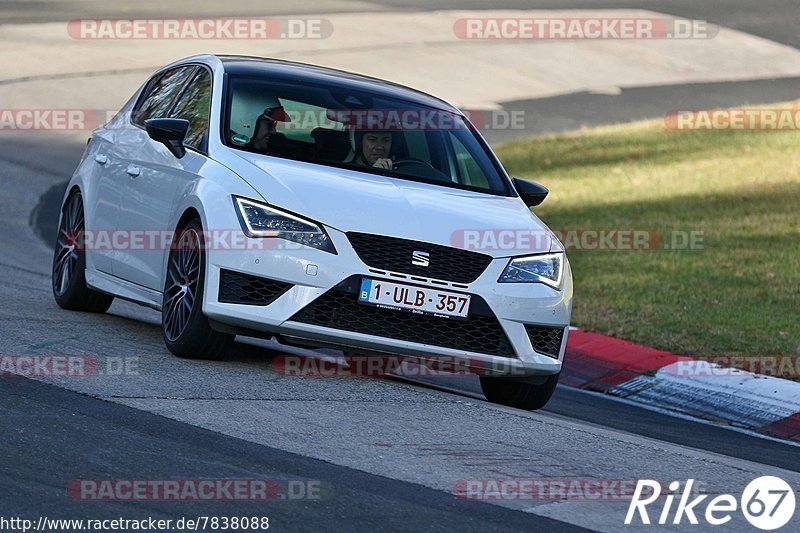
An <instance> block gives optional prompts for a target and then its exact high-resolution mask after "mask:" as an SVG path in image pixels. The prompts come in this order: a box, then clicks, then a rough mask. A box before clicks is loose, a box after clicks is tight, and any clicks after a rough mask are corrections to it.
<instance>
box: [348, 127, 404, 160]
mask: <svg viewBox="0 0 800 533" xmlns="http://www.w3.org/2000/svg"><path fill="white" fill-rule="evenodd" d="M398 131H399V125H398V124H396V123H391V124H385V125H383V126H382V127H380V128H369V129H366V130H363V129H356V130H355V132H354V136H353V141H354V143H353V144H354V147H353V149H354V151H355V154H354V156H353V159H352V162H353V163H356V164H358V165H364V166H368V167H375V168H383V169H386V170H393V169H394V168H395V165H394V162H393V161H392V149H397V148H398V147H399V144H400V143H399V140H398V138H397V137H396V134H397V133H398Z"/></svg>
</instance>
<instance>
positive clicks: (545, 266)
mask: <svg viewBox="0 0 800 533" xmlns="http://www.w3.org/2000/svg"><path fill="white" fill-rule="evenodd" d="M563 278H564V253H563V252H557V253H553V254H541V255H529V256H527V257H515V258H514V259H512V260H511V261H509V263H508V266H507V267H506V269H505V270H504V271H503V273H502V274H501V275H500V279H498V280H497V281H498V282H499V283H544V284H545V285H549V286H550V287H553V288H554V289H557V290H561V281H562V280H563Z"/></svg>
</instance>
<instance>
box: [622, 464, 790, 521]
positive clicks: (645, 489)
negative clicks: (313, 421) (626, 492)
mask: <svg viewBox="0 0 800 533" xmlns="http://www.w3.org/2000/svg"><path fill="white" fill-rule="evenodd" d="M693 485H694V480H693V479H689V480H687V481H686V483H685V484H684V485H683V488H682V489H681V483H680V482H679V481H673V482H672V483H670V484H669V487H668V488H669V493H667V494H666V496H665V497H664V498H663V507H661V508H660V512H658V511H659V509H658V507H659V504H656V502H657V501H658V500H659V499H660V498H661V497H662V494H661V492H662V489H661V484H660V483H659V482H658V481H655V480H652V479H642V480H639V481H638V483H637V484H636V489H635V490H634V492H633V498H632V499H631V503H630V505H629V506H628V514H627V515H626V516H625V524H626V525H629V524H632V523H637V522H640V523H642V524H650V523H651V516H650V514H649V512H655V515H654V516H653V518H652V520H653V521H655V522H656V523H658V524H661V525H664V524H667V523H671V524H681V523H686V522H688V523H689V524H693V525H697V524H699V523H700V522H699V520H698V518H701V519H705V522H706V523H707V524H710V525H713V526H721V525H723V524H727V523H728V522H730V521H731V519H732V518H733V516H734V513H736V512H737V511H739V512H741V513H742V514H743V515H744V517H745V519H746V520H747V521H748V522H750V524H751V525H753V526H754V527H756V528H758V529H761V530H764V531H771V530H774V529H778V528H780V527H783V526H784V525H786V524H787V523H788V522H789V520H791V519H792V516H793V515H794V508H795V495H794V491H793V490H792V487H791V486H790V485H789V484H788V483H786V482H785V481H784V480H782V479H781V478H779V477H775V476H762V477H759V478H757V479H754V480H753V481H751V482H750V483H749V484H748V485H747V487H745V489H744V491H743V492H742V496H741V499H740V500H738V501H737V500H736V498H735V497H734V496H732V495H730V494H719V495H717V496H715V497H714V498H712V499H711V500H708V501H707V502H704V500H706V498H708V497H709V495H707V494H701V495H699V496H696V493H694V494H693V491H692V486H693ZM693 496H695V497H694V498H692V497H693ZM690 498H692V499H690ZM676 499H677V500H678V502H677V504H676V505H674V507H673V504H674V503H675V500H676ZM654 504H655V505H654ZM701 504H705V505H704V506H703V505H701ZM648 506H650V507H649V508H648ZM648 511H649V512H648ZM637 515H638V516H637ZM670 518H671V520H670ZM684 519H685V521H684Z"/></svg>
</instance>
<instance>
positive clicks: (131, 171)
mask: <svg viewBox="0 0 800 533" xmlns="http://www.w3.org/2000/svg"><path fill="white" fill-rule="evenodd" d="M125 172H127V173H128V176H130V177H132V178H135V177H137V176H138V175H139V174H141V173H142V170H141V169H140V168H139V167H135V166H133V165H130V166H129V167H128V168H127V169H126V170H125Z"/></svg>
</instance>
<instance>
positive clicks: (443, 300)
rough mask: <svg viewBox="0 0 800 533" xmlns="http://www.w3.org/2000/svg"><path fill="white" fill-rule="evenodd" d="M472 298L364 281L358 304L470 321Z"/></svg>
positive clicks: (399, 284)
mask: <svg viewBox="0 0 800 533" xmlns="http://www.w3.org/2000/svg"><path fill="white" fill-rule="evenodd" d="M470 298H471V297H470V295H469V294H461V293H458V292H451V291H443V290H439V289H432V288H428V287H415V286H413V285H406V284H403V283H393V282H391V281H385V280H378V279H369V278H363V279H362V280H361V290H360V291H359V293H358V301H359V302H361V303H364V304H371V305H377V306H378V307H386V308H391V309H401V310H404V311H411V312H412V313H422V314H427V315H436V316H441V317H445V318H467V315H468V314H469V303H470Z"/></svg>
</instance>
